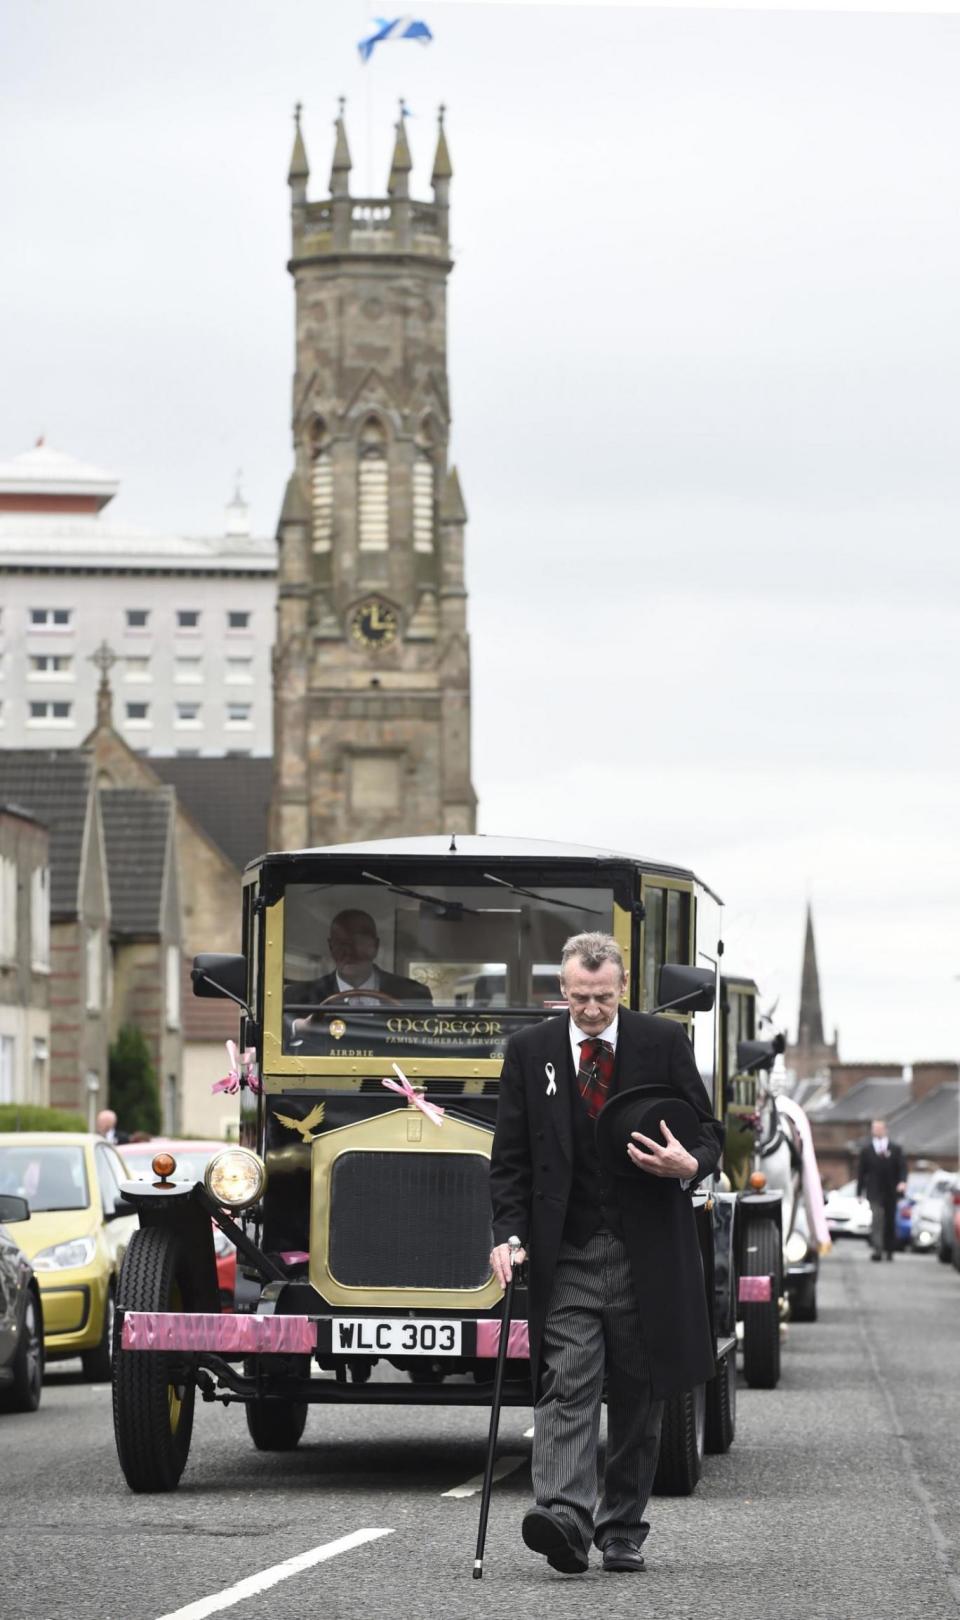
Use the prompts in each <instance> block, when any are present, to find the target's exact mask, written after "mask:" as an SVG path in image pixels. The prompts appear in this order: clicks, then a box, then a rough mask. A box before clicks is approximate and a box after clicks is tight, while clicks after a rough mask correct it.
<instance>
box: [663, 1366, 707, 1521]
mask: <svg viewBox="0 0 960 1620" xmlns="http://www.w3.org/2000/svg"><path fill="white" fill-rule="evenodd" d="M705 1420H706V1397H705V1391H704V1385H703V1384H698V1385H697V1387H696V1389H688V1390H686V1391H685V1392H684V1394H683V1395H671V1397H670V1399H669V1400H667V1401H664V1403H663V1427H662V1428H661V1430H660V1456H659V1458H658V1460H657V1472H656V1474H655V1475H654V1480H653V1489H654V1491H655V1492H656V1494H657V1496H690V1495H692V1493H693V1492H694V1491H695V1490H696V1488H697V1481H698V1480H699V1478H700V1475H701V1474H702V1472H703V1447H704V1425H705Z"/></svg>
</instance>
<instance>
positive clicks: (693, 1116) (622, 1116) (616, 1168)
mask: <svg viewBox="0 0 960 1620" xmlns="http://www.w3.org/2000/svg"><path fill="white" fill-rule="evenodd" d="M661 1120H665V1121H666V1123H667V1125H668V1126H669V1128H670V1130H671V1131H672V1132H673V1134H674V1136H675V1137H676V1138H677V1141H678V1142H682V1143H683V1145H684V1147H685V1148H686V1150H687V1152H688V1153H694V1154H695V1153H696V1150H697V1148H698V1147H702V1145H703V1139H702V1131H703V1125H702V1122H701V1120H700V1119H699V1118H698V1117H697V1113H696V1110H695V1109H693V1108H691V1106H690V1104H689V1103H688V1102H685V1101H684V1099H683V1098H682V1097H678V1096H677V1093H676V1092H675V1091H666V1090H664V1088H663V1087H662V1086H656V1085H649V1086H631V1088H630V1089H629V1090H628V1091H618V1092H617V1093H616V1094H615V1095H614V1096H613V1097H611V1098H610V1100H609V1102H607V1103H604V1106H603V1107H602V1108H601V1110H600V1112H599V1114H598V1115H597V1151H598V1152H599V1154H600V1159H601V1162H602V1163H603V1165H604V1166H605V1168H606V1169H607V1171H608V1172H609V1173H610V1174H611V1175H615V1176H619V1175H628V1176H633V1175H636V1165H635V1164H634V1163H633V1162H632V1160H631V1159H630V1157H629V1155H628V1153H627V1147H628V1145H629V1143H630V1142H631V1141H632V1140H633V1132H634V1131H640V1132H641V1134H642V1135H643V1136H649V1138H650V1140H651V1141H652V1142H659V1143H661V1144H662V1145H663V1146H666V1137H665V1136H664V1134H663V1132H662V1131H661V1129H660V1121H661ZM641 1145H642V1144H640V1143H638V1142H635V1143H634V1146H635V1147H640V1146H641Z"/></svg>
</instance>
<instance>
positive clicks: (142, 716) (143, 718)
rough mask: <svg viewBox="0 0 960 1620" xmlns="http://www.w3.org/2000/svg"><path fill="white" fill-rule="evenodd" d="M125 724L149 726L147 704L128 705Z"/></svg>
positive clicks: (148, 706)
mask: <svg viewBox="0 0 960 1620" xmlns="http://www.w3.org/2000/svg"><path fill="white" fill-rule="evenodd" d="M127 724H128V725H130V726H148V725H149V724H150V705H149V703H128V704H127Z"/></svg>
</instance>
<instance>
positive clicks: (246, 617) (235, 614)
mask: <svg viewBox="0 0 960 1620" xmlns="http://www.w3.org/2000/svg"><path fill="white" fill-rule="evenodd" d="M250 617H251V615H250V614H249V613H248V611H247V609H246V608H231V609H230V612H229V613H228V614H227V629H228V630H249V629H250Z"/></svg>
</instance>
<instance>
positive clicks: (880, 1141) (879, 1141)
mask: <svg viewBox="0 0 960 1620" xmlns="http://www.w3.org/2000/svg"><path fill="white" fill-rule="evenodd" d="M889 1146H890V1142H889V1139H888V1138H887V1137H886V1136H875V1137H874V1139H873V1148H874V1152H875V1153H886V1151H887V1148H888V1147H889Z"/></svg>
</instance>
